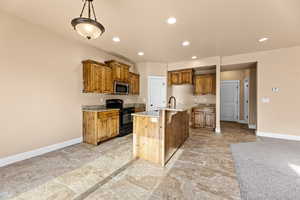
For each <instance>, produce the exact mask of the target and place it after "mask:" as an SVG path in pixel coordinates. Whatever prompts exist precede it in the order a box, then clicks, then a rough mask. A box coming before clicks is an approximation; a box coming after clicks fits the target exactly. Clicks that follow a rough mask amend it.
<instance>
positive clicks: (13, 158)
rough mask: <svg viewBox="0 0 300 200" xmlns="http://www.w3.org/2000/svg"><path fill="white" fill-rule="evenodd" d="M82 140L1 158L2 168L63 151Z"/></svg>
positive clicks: (77, 139) (76, 139)
mask: <svg viewBox="0 0 300 200" xmlns="http://www.w3.org/2000/svg"><path fill="white" fill-rule="evenodd" d="M82 140H83V138H82V137H80V138H75V139H72V140H68V141H65V142H62V143H58V144H53V145H50V146H46V147H42V148H39V149H35V150H32V151H27V152H24V153H19V154H16V155H12V156H8V157H5V158H0V167H3V166H5V165H9V164H12V163H15V162H18V161H21V160H26V159H28V158H32V157H35V156H39V155H42V154H45V153H48V152H51V151H55V150H58V149H62V148H64V147H67V146H71V145H74V144H78V143H81V142H82Z"/></svg>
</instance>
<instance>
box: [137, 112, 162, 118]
mask: <svg viewBox="0 0 300 200" xmlns="http://www.w3.org/2000/svg"><path fill="white" fill-rule="evenodd" d="M131 115H133V116H140V117H159V111H146V112H138V113H132V114H131Z"/></svg>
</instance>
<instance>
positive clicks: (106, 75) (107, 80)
mask: <svg viewBox="0 0 300 200" xmlns="http://www.w3.org/2000/svg"><path fill="white" fill-rule="evenodd" d="M102 76H103V79H102V93H109V94H110V93H113V81H112V69H111V68H110V67H104V68H103V69H102Z"/></svg>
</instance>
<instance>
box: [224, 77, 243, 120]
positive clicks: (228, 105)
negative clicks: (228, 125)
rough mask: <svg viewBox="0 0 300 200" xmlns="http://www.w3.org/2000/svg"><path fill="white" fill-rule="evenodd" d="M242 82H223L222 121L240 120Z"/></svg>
mask: <svg viewBox="0 0 300 200" xmlns="http://www.w3.org/2000/svg"><path fill="white" fill-rule="evenodd" d="M239 91H240V81H239V80H229V81H221V121H231V122H236V121H238V120H239V107H240V101H239V96H240V92H239Z"/></svg>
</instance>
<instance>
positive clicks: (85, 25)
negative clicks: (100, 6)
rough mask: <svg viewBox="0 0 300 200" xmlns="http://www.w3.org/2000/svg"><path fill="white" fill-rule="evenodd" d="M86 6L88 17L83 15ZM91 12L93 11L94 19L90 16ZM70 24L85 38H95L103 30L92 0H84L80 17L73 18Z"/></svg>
mask: <svg viewBox="0 0 300 200" xmlns="http://www.w3.org/2000/svg"><path fill="white" fill-rule="evenodd" d="M87 4H88V5H87ZM86 6H87V7H88V17H83V12H84V10H85V7H86ZM91 12H93V15H94V19H92V18H91ZM71 24H72V26H73V28H74V29H75V30H76V31H77V32H78V34H79V35H81V36H83V37H85V38H87V39H96V38H98V37H99V36H101V35H102V34H103V33H104V32H105V28H104V26H103V25H102V24H100V23H99V22H98V21H97V18H96V14H95V10H94V5H93V0H84V5H83V8H82V11H81V14H80V17H78V18H75V19H73V20H72V22H71Z"/></svg>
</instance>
